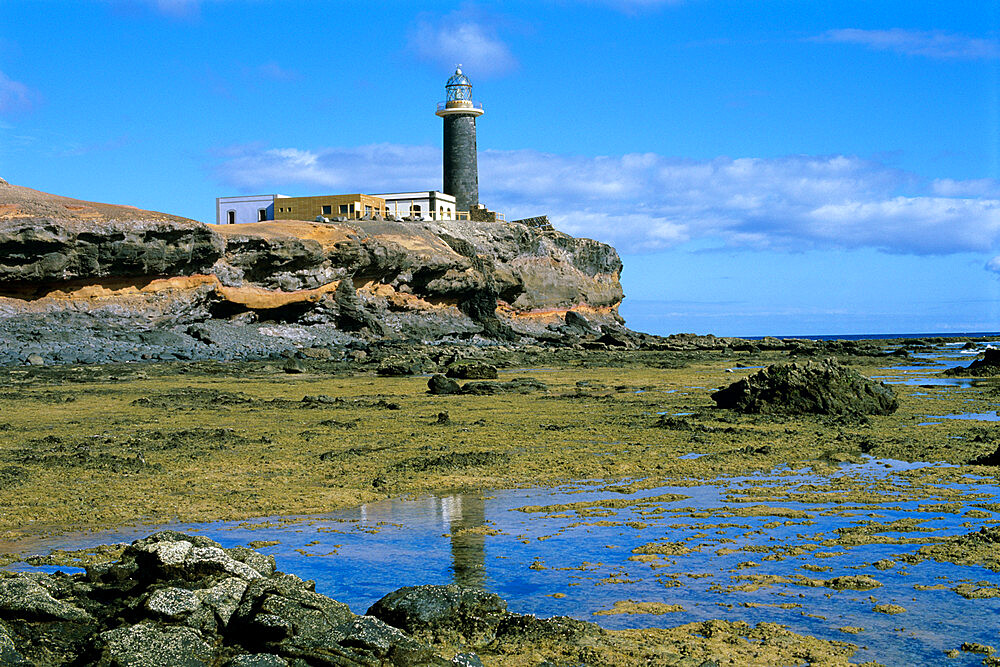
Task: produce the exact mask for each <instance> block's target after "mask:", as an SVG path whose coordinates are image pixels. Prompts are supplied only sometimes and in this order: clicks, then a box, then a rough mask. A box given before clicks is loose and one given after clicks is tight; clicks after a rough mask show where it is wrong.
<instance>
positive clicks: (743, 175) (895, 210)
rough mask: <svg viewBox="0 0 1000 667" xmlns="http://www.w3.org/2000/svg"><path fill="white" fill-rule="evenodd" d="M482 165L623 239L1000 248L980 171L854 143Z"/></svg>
mask: <svg viewBox="0 0 1000 667" xmlns="http://www.w3.org/2000/svg"><path fill="white" fill-rule="evenodd" d="M440 160H441V158H440V151H439V149H437V148H434V147H429V146H402V145H396V144H378V145H372V146H361V147H356V148H337V149H327V150H319V151H311V150H302V149H294V148H287V149H261V148H255V147H248V148H237V149H235V150H234V151H232V152H230V153H229V154H226V155H219V156H218V157H217V165H216V170H217V176H218V177H219V179H220V180H221V181H222V182H223V183H225V184H227V185H228V186H230V187H233V188H237V189H239V190H241V191H250V190H260V191H268V192H273V191H275V190H281V189H282V188H294V187H302V186H307V187H309V188H316V189H317V190H321V189H326V190H331V191H341V192H347V191H361V192H366V191H367V192H375V191H394V190H395V191H399V190H410V189H414V190H422V189H431V188H436V187H440V185H439V184H440V178H441V176H440V174H441V171H440V170H441V162H440ZM479 167H480V168H479V173H480V179H479V181H480V199H481V200H482V201H483V202H484V203H485V204H487V205H488V206H490V207H491V208H495V209H498V210H500V211H503V212H505V213H506V214H507V218H508V219H515V218H519V217H527V216H531V215H539V214H548V215H549V217H550V218H551V219H552V221H553V222H554V223H555V225H556V227H557V228H559V229H561V230H563V231H566V232H568V233H571V234H575V235H580V236H588V237H591V238H596V239H599V240H601V241H606V242H609V243H612V244H614V245H615V246H616V247H617V248H618V249H619V250H621V251H622V252H649V251H655V250H659V249H663V248H668V247H671V246H675V245H678V244H681V243H684V242H687V241H690V240H694V239H711V240H712V242H714V243H722V244H724V245H726V246H728V247H752V248H769V249H777V250H788V251H799V250H806V249H812V248H826V249H831V248H877V249H880V250H883V251H887V252H894V253H914V254H948V253H954V252H966V251H975V252H990V253H992V252H996V251H997V250H998V248H1000V194H994V191H993V190H989V189H985V188H984V186H983V185H982V182H981V181H950V182H949V184H948V185H947V186H944V185H942V183H943V181H935V182H933V183H931V184H926V185H925V184H922V183H921V181H920V179H918V178H917V177H916V176H915V175H913V174H909V173H906V172H902V171H899V170H897V169H892V168H890V167H886V166H885V165H883V164H881V163H878V162H873V161H869V160H863V159H860V158H857V157H851V156H842V155H835V156H789V157H784V158H772V159H761V158H737V159H733V158H727V157H720V158H716V159H714V160H703V161H698V160H684V159H678V158H669V157H664V156H661V155H658V154H655V153H641V154H629V155H621V156H603V157H585V156H568V155H552V154H545V153H539V152H537V151H531V150H524V151H489V150H488V151H481V152H480V156H479ZM993 185H994V186H995V185H996V184H993ZM904 191H905V192H907V193H909V194H906V195H904V194H901V193H902V192H904ZM944 191H950V192H952V193H955V196H946V195H945V194H943V192H944ZM914 192H916V193H917V194H913V193H914ZM974 192H981V193H982V195H981V196H980V195H972V194H971V193H974Z"/></svg>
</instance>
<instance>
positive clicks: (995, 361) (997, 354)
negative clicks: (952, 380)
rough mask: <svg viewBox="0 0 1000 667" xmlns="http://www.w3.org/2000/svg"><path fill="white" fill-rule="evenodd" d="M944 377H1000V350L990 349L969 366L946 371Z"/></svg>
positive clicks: (984, 351)
mask: <svg viewBox="0 0 1000 667" xmlns="http://www.w3.org/2000/svg"><path fill="white" fill-rule="evenodd" d="M943 375H951V376H958V377H992V376H994V375H1000V349H997V348H992V347H988V348H986V349H985V350H983V354H982V356H981V357H979V358H978V359H975V360H974V361H973V362H972V363H971V364H969V365H968V366H958V367H956V368H949V369H948V370H946V371H944V373H943Z"/></svg>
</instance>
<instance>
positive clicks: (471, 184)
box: [437, 65, 484, 211]
mask: <svg viewBox="0 0 1000 667" xmlns="http://www.w3.org/2000/svg"><path fill="white" fill-rule="evenodd" d="M445 90H446V91H447V99H446V100H445V101H444V102H441V103H440V104H438V110H437V115H438V116H441V117H442V118H444V162H443V166H444V185H443V188H442V189H443V191H444V193H445V194H449V195H454V196H455V208H456V210H459V211H468V210H470V209H472V208H474V207H475V206H476V205H477V204H479V167H478V165H477V163H476V117H477V116H482V115H483V113H484V112H483V105H482V104H480V103H478V102H473V101H472V83H471V82H470V81H469V78H468V77H467V76H465V75H464V74H462V66H461V65H459V66H458V67H457V68H455V74H454V75H453V76H452V77H451V78H450V79H448V83H447V84H446V85H445Z"/></svg>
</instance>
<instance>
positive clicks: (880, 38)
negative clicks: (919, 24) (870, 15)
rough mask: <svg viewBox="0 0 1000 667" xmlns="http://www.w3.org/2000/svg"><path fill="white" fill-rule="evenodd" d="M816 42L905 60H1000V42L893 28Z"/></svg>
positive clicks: (840, 33) (831, 33)
mask: <svg viewBox="0 0 1000 667" xmlns="http://www.w3.org/2000/svg"><path fill="white" fill-rule="evenodd" d="M812 39H814V40H816V41H823V42H838V43H844V44H860V45H862V46H866V47H868V48H869V49H872V50H873V51H891V52H893V53H901V54H904V55H908V56H923V57H926V58H937V59H945V60H989V59H994V58H1000V40H997V39H986V38H983V37H972V36H970V35H961V34H956V33H948V32H941V31H938V30H933V31H920V30H906V29H903V28H892V29H891V30H861V29H858V28H844V29H840V30H828V31H827V32H825V33H823V34H822V35H819V36H817V37H813V38H812Z"/></svg>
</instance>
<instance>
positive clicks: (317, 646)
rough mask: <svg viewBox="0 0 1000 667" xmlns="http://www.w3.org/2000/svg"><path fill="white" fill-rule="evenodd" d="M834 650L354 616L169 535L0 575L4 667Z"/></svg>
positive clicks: (234, 665) (432, 664)
mask: <svg viewBox="0 0 1000 667" xmlns="http://www.w3.org/2000/svg"><path fill="white" fill-rule="evenodd" d="M762 640H763V642H762ZM761 643H763V645H764V648H765V649H767V650H768V651H769V652H767V653H764V654H762V653H761V650H762V647H761ZM767 647H770V648H767ZM830 648H833V649H834V650H835V651H836V652H837V655H839V656H840V657H841V658H842V660H840V661H837V664H841V663H842V662H843V663H844V664H846V657H847V656H848V655H850V654H851V653H852V652H853V651H854V649H855V648H856V647H854V646H852V645H850V644H844V643H841V642H834V643H832V644H825V643H823V642H820V641H819V640H814V639H811V638H808V637H803V636H798V635H794V634H792V633H789V632H787V631H782V630H780V626H776V625H774V624H770V623H762V624H760V625H758V626H757V627H756V628H751V627H750V626H748V625H746V624H745V623H728V622H725V621H707V622H705V623H692V624H689V625H687V626H680V627H678V628H676V629H673V630H651V631H646V634H644V633H643V631H636V630H629V631H624V632H617V633H616V632H614V631H607V630H604V629H602V628H601V627H600V626H598V625H595V624H594V623H588V622H585V621H579V620H576V619H573V618H569V617H566V616H556V617H553V618H547V619H543V618H536V617H535V616H531V615H523V614H516V613H511V612H509V611H508V610H507V603H506V602H505V601H504V600H503V599H501V598H500V597H499V596H497V595H496V594H494V593H489V592H486V591H483V590H479V589H476V588H470V587H464V586H458V585H455V584H449V585H444V586H408V587H406V588H401V589H399V590H397V591H394V592H391V593H389V594H387V595H386V596H385V597H383V598H382V599H381V600H378V601H377V602H376V603H375V604H373V605H372V606H371V607H370V608H369V609H368V611H367V613H366V614H365V615H363V616H362V615H356V614H354V613H352V612H351V610H350V609H349V608H348V607H347V605H345V604H343V603H341V602H338V601H336V600H333V599H331V598H329V597H327V596H325V595H322V594H320V593H317V592H316V591H315V590H314V584H313V582H312V581H303V580H302V579H300V578H298V577H296V576H295V575H293V574H285V573H282V572H278V571H276V569H275V562H274V559H273V557H270V556H265V555H263V554H261V553H259V552H257V551H254V550H251V549H248V548H245V547H235V548H231V549H224V548H222V547H221V546H220V545H219V544H218V543H216V542H214V541H212V540H210V539H208V538H206V537H203V536H195V535H186V534H184V533H179V532H175V531H163V532H159V533H156V534H154V535H151V536H149V537H146V538H143V539H140V540H136V541H135V542H133V543H132V544H131V545H128V546H127V547H125V548H124V551H123V552H122V554H121V557H120V558H119V560H117V561H114V562H109V563H102V564H98V565H90V566H88V567H87V568H86V573H85V574H76V575H67V574H63V573H61V572H56V573H54V574H44V573H37V572H33V573H16V574H12V573H6V572H5V573H0V664H3V665H12V666H13V665H17V666H23V667H28V666H31V665H49V666H53V667H57V666H60V665H65V666H66V667H69V666H71V665H72V666H74V667H91V666H93V667H114V666H124V665H130V666H135V667H152V666H154V665H170V666H172V667H173V666H178V667H320V666H330V667H333V666H337V667H383V666H388V665H392V666H394V667H448V666H451V667H462V666H464V667H482V665H483V664H518V665H520V664H573V665H576V664H584V662H585V664H590V665H595V667H596V666H604V665H607V666H611V665H615V666H616V667H617V666H619V665H625V666H626V667H632V666H634V667H639V666H640V665H649V664H662V665H709V664H717V663H716V662H714V661H713V660H714V659H721V656H723V655H725V656H727V657H729V658H733V656H736V657H735V658H734V659H735V660H736V662H738V663H739V664H750V662H749V661H751V660H753V658H752V657H751V656H754V657H756V658H759V659H761V660H762V661H763V662H766V663H767V664H790V663H792V662H796V661H799V660H801V656H802V655H803V654H804V653H803V651H808V652H807V653H805V654H808V655H812V654H813V652H814V651H815V650H822V649H826V650H828V651H829V649H830ZM480 655H481V656H482V658H481V657H480ZM762 655H763V656H764V657H763V658H761V656H762ZM525 656H531V657H532V658H533V659H531V660H529V662H528V663H525V662H524V658H525ZM753 661H756V660H753Z"/></svg>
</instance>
